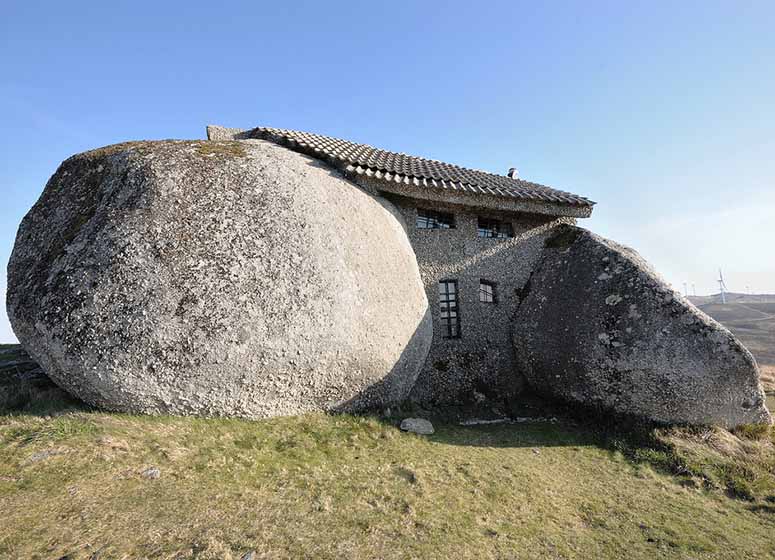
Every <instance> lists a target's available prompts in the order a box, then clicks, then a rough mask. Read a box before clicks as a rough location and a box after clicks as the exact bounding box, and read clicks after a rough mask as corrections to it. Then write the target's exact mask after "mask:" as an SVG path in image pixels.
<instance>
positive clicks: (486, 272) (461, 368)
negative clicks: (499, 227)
mask: <svg viewBox="0 0 775 560" xmlns="http://www.w3.org/2000/svg"><path fill="white" fill-rule="evenodd" d="M386 198H388V199H389V200H391V201H392V202H393V203H394V205H395V206H396V207H397V208H398V209H399V211H400V212H401V214H402V215H403V218H404V222H405V223H406V225H407V230H408V231H407V233H408V235H409V240H410V242H411V244H412V246H413V247H414V250H415V254H416V256H417V263H418V265H419V267H420V276H421V278H422V280H423V283H424V284H425V289H426V293H427V296H428V302H429V304H430V308H431V313H432V316H433V343H432V345H431V351H430V353H429V355H428V358H427V360H426V362H425V365H424V367H423V368H422V370H421V372H420V376H419V377H418V379H417V382H416V384H415V387H414V389H413V391H412V395H411V398H412V399H413V400H414V401H416V402H419V403H422V404H425V405H440V404H461V403H466V402H474V401H475V400H477V399H481V398H483V397H491V398H494V399H508V397H509V396H511V395H513V394H515V393H516V392H519V391H520V390H521V388H522V378H521V376H520V375H519V374H518V373H516V369H515V357H514V345H513V343H512V339H511V332H512V325H513V324H514V317H515V313H516V310H517V307H518V304H519V295H520V292H521V290H522V289H523V287H524V285H525V283H526V282H527V280H528V278H529V277H530V274H531V272H532V270H533V267H534V266H535V264H536V262H537V260H538V258H539V256H540V254H541V250H542V248H543V244H544V240H545V239H546V237H547V235H548V231H549V230H551V229H552V228H553V227H554V226H555V225H558V224H560V223H569V222H570V223H572V222H573V219H572V218H554V219H552V218H550V217H547V216H540V215H536V214H498V213H492V212H487V213H484V214H483V213H481V212H477V210H476V209H473V208H468V207H463V206H455V205H450V204H447V205H444V204H439V203H435V202H434V203H433V205H430V206H428V208H429V209H433V210H436V211H444V212H448V213H452V214H454V216H455V226H456V227H455V228H454V229H417V228H416V226H415V223H416V219H417V208H418V205H419V206H420V207H423V206H422V203H421V202H418V201H416V200H412V199H410V198H404V197H399V196H395V195H386ZM479 215H482V216H485V217H492V218H498V219H500V220H502V221H508V222H511V223H512V226H513V228H514V237H513V238H510V239H486V238H480V237H478V236H477V216H479ZM480 279H483V280H487V281H490V282H494V283H495V289H496V303H483V302H480V301H479V281H480ZM440 280H457V283H458V299H459V301H458V307H459V314H460V328H461V335H460V338H457V339H449V338H444V334H445V330H444V325H443V324H442V322H441V318H440V307H439V291H438V285H439V281H440Z"/></svg>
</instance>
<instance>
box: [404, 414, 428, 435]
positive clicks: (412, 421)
mask: <svg viewBox="0 0 775 560" xmlns="http://www.w3.org/2000/svg"><path fill="white" fill-rule="evenodd" d="M401 429H402V430H403V431H405V432H412V433H415V434H420V435H421V436H429V435H431V434H432V433H433V432H434V431H435V430H434V429H433V424H431V423H430V422H429V421H428V420H426V419H425V418H404V419H403V420H402V421H401Z"/></svg>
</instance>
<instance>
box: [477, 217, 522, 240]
mask: <svg viewBox="0 0 775 560" xmlns="http://www.w3.org/2000/svg"><path fill="white" fill-rule="evenodd" d="M476 232H477V235H479V237H490V238H495V239H506V238H508V237H514V230H513V229H512V227H511V224H510V223H509V222H501V221H500V220H494V219H491V218H478V226H477V230H476Z"/></svg>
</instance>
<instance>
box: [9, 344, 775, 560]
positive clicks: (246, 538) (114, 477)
mask: <svg viewBox="0 0 775 560" xmlns="http://www.w3.org/2000/svg"><path fill="white" fill-rule="evenodd" d="M21 358H23V354H22V353H21V352H20V350H18V349H16V348H10V349H6V351H4V352H2V353H0V370H3V369H4V371H5V374H6V378H9V377H14V376H15V377H16V378H18V379H24V380H26V381H24V383H26V385H24V387H23V388H22V390H19V391H17V392H16V393H15V394H14V396H13V398H9V399H7V400H6V401H5V403H6V404H5V405H4V409H0V512H2V523H0V558H68V559H102V560H104V559H109V558H154V559H173V558H175V559H177V558H212V559H216V558H217V559H229V558H232V559H239V558H242V557H243V555H245V554H248V553H250V552H251V551H255V553H256V554H255V558H272V559H274V558H332V559H333V558H337V559H340V558H348V559H349V558H385V559H392V558H477V559H481V558H483V559H489V558H492V559H496V558H497V559H507V558H531V559H532V558H551V559H557V558H585V559H586V558H623V557H627V558H671V559H673V558H686V559H689V558H692V559H700V558H769V557H772V556H773V555H775V540H774V539H773V538H772V535H773V530H775V434H774V433H773V432H772V431H771V430H770V429H762V428H755V427H751V428H744V429H741V430H739V431H738V432H737V433H735V434H732V433H729V432H726V431H724V430H718V429H710V428H708V429H696V430H680V429H665V428H663V429H655V428H643V427H640V428H637V429H636V427H630V428H629V429H627V430H624V429H623V428H622V426H621V425H616V424H609V425H607V426H605V424H604V428H599V427H595V428H593V427H592V426H599V424H596V423H594V422H588V421H585V420H584V419H583V418H578V417H577V418H571V417H570V416H567V415H563V414H562V411H556V412H557V419H556V420H554V421H552V420H542V421H536V422H529V423H528V422H525V423H517V424H507V425H478V426H461V425H459V423H458V422H457V421H455V419H454V418H452V417H448V418H433V420H434V424H435V426H436V428H437V431H436V433H435V434H433V435H432V436H429V437H421V436H416V435H413V434H407V433H404V432H401V431H400V430H398V429H397V427H396V425H397V423H398V422H399V421H400V419H401V418H402V417H403V415H402V414H398V413H397V412H396V411H394V415H393V416H353V415H338V416H328V415H322V414H314V415H306V416H302V417H298V418H280V419H272V420H266V421H246V420H236V419H228V420H227V419H195V418H172V417H148V416H132V415H125V414H109V413H104V412H100V411H94V410H90V409H88V408H84V407H83V406H81V405H78V404H77V403H74V402H73V401H70V400H69V399H67V397H66V396H64V395H63V394H61V393H58V392H57V391H58V390H57V389H55V388H53V387H52V386H50V385H46V384H45V382H43V381H41V380H37V381H35V378H34V376H32V377H30V376H29V375H28V374H27V373H24V372H21V373H19V372H18V371H17V370H14V368H19V367H20V363H23V359H21ZM13 364H15V365H13ZM22 369H23V368H22ZM12 370H13V371H12ZM409 412H410V411H405V413H409ZM414 412H416V411H414Z"/></svg>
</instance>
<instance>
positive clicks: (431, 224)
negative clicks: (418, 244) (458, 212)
mask: <svg viewBox="0 0 775 560" xmlns="http://www.w3.org/2000/svg"><path fill="white" fill-rule="evenodd" d="M454 227H455V218H454V216H453V215H452V214H446V213H444V212H436V211H435V210H424V209H422V208H418V209H417V229H451V228H454Z"/></svg>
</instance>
